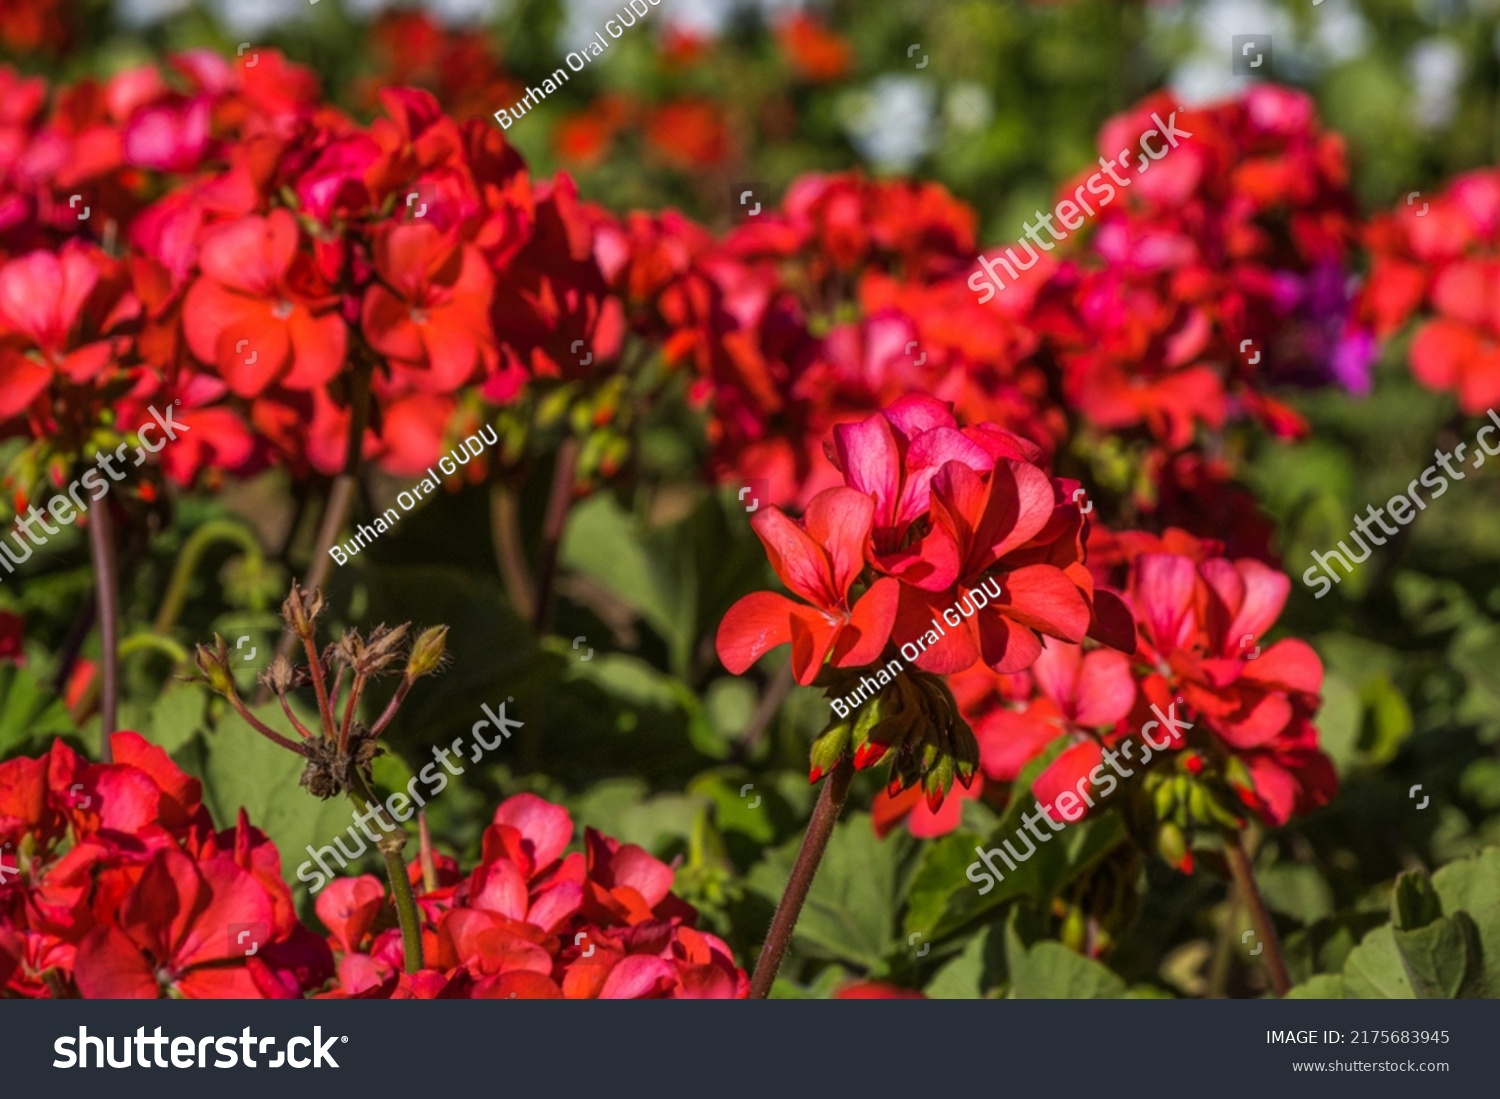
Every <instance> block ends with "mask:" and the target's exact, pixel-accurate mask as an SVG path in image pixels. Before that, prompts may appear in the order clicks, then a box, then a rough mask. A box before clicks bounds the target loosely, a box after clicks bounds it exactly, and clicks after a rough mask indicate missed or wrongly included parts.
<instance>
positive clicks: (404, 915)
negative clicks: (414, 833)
mask: <svg viewBox="0 0 1500 1099" xmlns="http://www.w3.org/2000/svg"><path fill="white" fill-rule="evenodd" d="M354 783H355V788H354V789H351V790H350V791H349V797H350V798H351V799H352V800H353V801H354V802H355V803H356V804H358V805H359V806H360V807H361V808H362V809H364V811H365V813H366V814H369V815H372V816H373V817H374V819H375V821H376V823H377V824H378V825H379V826H380V830H381V831H382V832H383V833H384V836H383V837H382V839H381V841H380V843H379V845H378V846H379V847H380V857H381V860H382V861H383V862H384V863H385V875H386V877H387V878H388V879H390V883H391V900H392V901H393V902H394V903H395V906H396V919H397V921H399V922H400V924H401V947H402V953H403V956H404V958H405V963H406V965H405V968H406V972H408V973H417V972H419V971H420V970H421V969H422V966H423V961H422V915H421V912H420V911H419V910H418V908H417V898H416V897H415V895H413V893H412V891H411V879H410V878H408V877H407V876H406V863H405V861H404V860H403V859H402V858H401V852H402V851H403V850H404V849H405V848H406V829H404V828H402V827H401V826H400V825H399V824H397V823H396V822H394V821H391V820H388V819H386V815H385V807H384V806H383V805H382V804H381V803H380V800H379V799H378V798H376V797H375V793H374V791H373V790H371V789H370V785H369V783H368V782H366V781H365V778H364V776H363V775H361V774H359V772H358V771H356V772H355V774H354Z"/></svg>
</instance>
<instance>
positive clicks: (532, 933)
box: [317, 794, 749, 1000]
mask: <svg viewBox="0 0 1500 1099" xmlns="http://www.w3.org/2000/svg"><path fill="white" fill-rule="evenodd" d="M572 838H573V821H572V819H571V818H570V817H569V815H568V812H567V810H565V809H563V808H562V807H560V806H557V805H552V804H550V803H548V802H546V801H544V800H542V799H541V798H539V797H537V796H535V795H534V794H517V795H515V796H514V797H511V798H508V799H507V800H506V801H504V802H502V803H501V805H500V807H499V808H498V809H496V810H495V816H494V820H493V822H492V823H491V824H490V826H489V828H488V829H487V830H486V831H485V835H484V846H483V851H484V853H483V855H482V857H481V859H480V862H479V865H478V866H476V867H475V868H474V870H473V871H472V872H471V873H470V874H468V875H467V876H464V875H462V874H461V873H460V872H459V871H458V869H457V866H456V865H455V864H454V863H453V862H452V861H451V860H447V859H444V860H442V861H441V863H440V864H439V865H438V867H437V874H436V877H437V881H436V882H435V883H434V884H435V885H436V888H434V889H432V890H430V891H427V892H422V893H419V894H418V896H417V903H418V905H419V906H420V907H421V910H422V913H423V918H424V921H425V926H424V929H423V938H424V948H423V954H424V956H425V957H426V958H427V959H428V960H429V963H430V964H429V968H427V969H424V970H422V971H420V972H418V973H412V974H408V973H404V972H402V952H401V933H400V930H399V929H397V928H394V927H382V925H381V923H380V920H379V917H380V915H381V913H382V910H383V909H384V906H385V903H386V890H385V887H384V886H383V885H382V883H381V882H380V881H379V879H377V878H374V877H371V876H369V875H366V876H363V877H358V878H342V879H339V880H338V881H335V882H334V883H333V884H332V885H330V886H329V887H328V888H327V889H325V890H324V891H323V892H322V893H320V894H319V895H318V900H317V910H318V918H319V919H320V920H322V921H323V923H324V924H325V925H326V926H327V927H328V928H329V929H330V931H331V932H332V934H331V935H330V936H329V944H330V945H331V946H332V948H333V949H334V951H335V952H336V953H337V955H338V973H339V987H338V989H337V990H336V991H335V992H333V993H331V995H336V996H352V997H360V998H382V999H383V998H392V997H394V998H418V999H427V998H435V997H463V998H472V999H570V1000H572V999H656V998H673V999H706V998H712V999H725V998H743V997H744V996H745V995H746V994H747V993H748V991H749V981H748V979H747V978H746V976H745V973H744V971H743V970H741V969H739V968H738V967H737V966H736V965H735V963H734V958H733V956H732V955H731V953H730V950H729V948H728V946H726V945H725V944H724V942H723V941H722V940H720V939H718V938H717V937H715V936H713V935H710V934H708V933H706V932H702V931H697V930H695V929H694V928H693V921H694V918H695V915H696V913H695V912H694V910H693V908H692V907H691V906H690V905H688V904H687V903H686V902H684V901H681V900H679V899H678V898H677V897H675V896H673V895H672V893H671V888H672V880H673V876H674V875H673V871H672V868H671V867H669V866H667V865H666V864H665V863H663V862H661V861H660V860H659V859H657V858H655V857H653V856H652V855H651V854H650V853H649V852H647V851H644V850H643V849H641V848H639V847H636V846H634V845H633V844H622V843H620V842H619V841H617V840H614V839H611V838H609V837H608V836H605V835H602V834H600V833H598V832H596V831H594V830H593V829H586V830H585V832H584V850H583V851H582V852H576V851H575V852H571V853H567V854H564V851H565V849H566V848H567V846H568V845H569V843H570V842H571V840H572ZM412 883H413V885H414V886H420V884H421V876H420V869H419V868H418V867H416V866H413V867H412Z"/></svg>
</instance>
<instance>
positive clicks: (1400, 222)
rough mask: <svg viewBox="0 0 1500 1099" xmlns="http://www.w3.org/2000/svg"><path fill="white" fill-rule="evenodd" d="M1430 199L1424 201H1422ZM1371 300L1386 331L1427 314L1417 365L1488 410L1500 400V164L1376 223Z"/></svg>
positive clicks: (1465, 402) (1469, 407) (1467, 405)
mask: <svg viewBox="0 0 1500 1099" xmlns="http://www.w3.org/2000/svg"><path fill="white" fill-rule="evenodd" d="M1419 203H1420V204H1419ZM1369 244H1370V250H1371V253H1372V262H1371V266H1370V280H1369V283H1368V285H1367V286H1366V288H1365V293H1364V300H1363V305H1364V309H1365V313H1366V315H1367V316H1368V317H1369V319H1370V321H1371V323H1373V325H1374V326H1375V330H1376V332H1378V333H1379V334H1380V335H1381V336H1389V335H1391V334H1392V333H1394V332H1396V331H1397V330H1398V329H1400V328H1401V327H1402V326H1403V325H1405V324H1406V323H1407V322H1408V321H1410V320H1411V319H1412V318H1413V316H1415V315H1417V314H1421V317H1422V322H1421V324H1420V325H1419V327H1418V329H1417V333H1416V337H1415V338H1414V339H1413V340H1412V343H1411V351H1410V357H1411V369H1412V373H1413V374H1414V375H1415V376H1416V379H1417V380H1418V381H1419V382H1421V383H1422V384H1423V385H1425V386H1427V387H1428V388H1429V389H1435V390H1439V391H1452V392H1453V393H1454V394H1456V395H1457V397H1458V404H1459V407H1460V408H1461V409H1462V410H1463V411H1464V412H1466V413H1468V414H1469V415H1478V414H1480V413H1483V412H1484V411H1486V410H1487V409H1489V408H1493V407H1494V406H1495V404H1496V403H1497V402H1500V171H1495V170H1493V169H1488V170H1484V171H1478V172H1470V173H1468V174H1467V175H1463V176H1460V177H1459V178H1457V179H1455V180H1454V181H1453V182H1452V183H1451V184H1449V186H1448V187H1447V188H1446V189H1445V190H1443V191H1442V193H1440V194H1437V195H1434V196H1431V198H1429V197H1428V196H1426V195H1419V194H1415V193H1414V194H1412V195H1409V196H1408V197H1407V202H1406V203H1405V204H1404V205H1402V206H1399V207H1397V208H1396V210H1395V211H1394V212H1393V213H1389V214H1385V215H1383V216H1381V217H1378V218H1376V219H1375V220H1374V222H1373V223H1372V224H1371V225H1370V229H1369Z"/></svg>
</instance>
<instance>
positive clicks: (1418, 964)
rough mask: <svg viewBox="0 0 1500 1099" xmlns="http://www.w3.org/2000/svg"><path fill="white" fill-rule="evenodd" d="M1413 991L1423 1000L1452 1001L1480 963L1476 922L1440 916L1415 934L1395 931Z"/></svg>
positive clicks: (1459, 917) (1457, 917)
mask: <svg viewBox="0 0 1500 1099" xmlns="http://www.w3.org/2000/svg"><path fill="white" fill-rule="evenodd" d="M1393 938H1394V941H1395V943H1396V949H1397V950H1399V951H1400V952H1401V964H1402V966H1403V967H1404V968H1405V970H1406V977H1407V980H1408V981H1409V982H1410V983H1411V988H1412V991H1413V992H1414V993H1415V994H1416V996H1417V998H1418V999H1422V1000H1452V999H1455V998H1456V997H1457V996H1458V994H1459V990H1460V989H1461V988H1463V986H1464V980H1465V978H1466V977H1467V976H1468V973H1469V970H1470V966H1471V965H1475V964H1476V963H1477V962H1478V960H1479V949H1478V947H1479V943H1478V936H1477V934H1476V932H1475V930H1474V922H1473V921H1472V920H1470V919H1469V918H1468V916H1466V915H1465V914H1464V913H1462V912H1460V913H1458V914H1457V915H1456V916H1453V917H1448V916H1440V917H1438V918H1437V919H1436V920H1434V921H1432V922H1431V923H1429V924H1427V925H1426V926H1425V927H1422V928H1421V929H1419V930H1416V931H1406V930H1403V929H1401V928H1399V927H1398V928H1395V929H1394V930H1393Z"/></svg>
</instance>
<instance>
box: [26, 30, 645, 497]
mask: <svg viewBox="0 0 1500 1099" xmlns="http://www.w3.org/2000/svg"><path fill="white" fill-rule="evenodd" d="M246 60H247V59H243V58H242V59H241V63H240V64H238V65H233V64H231V63H230V62H229V61H227V60H225V59H223V58H220V57H218V56H217V55H214V54H211V53H207V52H203V51H195V52H192V53H188V54H183V55H178V56H175V57H173V58H172V60H171V68H170V71H168V72H162V71H159V70H158V69H156V68H155V67H149V66H148V67H144V68H140V69H132V70H128V71H126V72H124V73H121V74H119V75H117V76H115V77H112V78H111V79H110V80H109V81H107V82H106V83H104V84H102V85H99V84H95V83H92V82H89V81H85V82H82V83H80V84H77V85H74V86H71V87H66V88H60V89H57V90H56V91H55V92H54V93H53V94H52V95H51V97H50V98H51V104H50V110H49V109H48V104H47V101H48V91H47V88H46V86H45V84H44V83H43V82H42V81H40V80H22V79H20V78H19V77H17V76H15V75H14V74H13V73H12V72H10V71H9V70H0V90H3V91H4V92H5V93H6V94H5V100H6V106H5V108H4V113H3V115H0V127H3V128H4V135H3V136H4V140H3V141H0V261H3V263H0V285H3V286H5V287H8V288H9V289H8V290H7V292H6V293H5V295H4V298H5V301H4V307H3V310H0V382H3V389H4V393H5V398H4V403H3V405H0V421H3V420H9V419H11V418H12V417H22V416H24V417H25V425H26V426H25V428H24V430H26V431H28V432H29V434H31V435H32V436H33V437H35V438H42V437H49V438H50V437H61V438H62V439H64V440H65V441H70V442H73V443H75V444H77V449H81V444H82V443H83V442H84V441H86V440H87V437H88V433H89V432H90V431H91V430H93V429H94V428H95V427H96V426H97V425H98V424H100V423H101V422H104V421H105V420H106V419H107V418H110V417H109V416H108V415H107V413H109V414H112V417H113V418H114V419H118V420H120V422H130V419H129V415H128V412H129V409H130V408H131V407H132V406H134V405H141V406H142V407H144V405H146V404H149V403H150V402H151V401H157V402H160V401H161V400H163V399H165V400H168V401H171V400H178V401H180V403H181V406H182V410H181V412H180V413H179V418H180V419H181V420H183V422H185V423H187V424H189V425H190V428H197V427H199V426H200V425H201V426H203V427H204V428H206V430H202V431H198V430H192V432H191V434H190V435H189V436H188V438H190V439H191V440H192V442H191V443H188V444H186V445H184V446H181V447H174V448H173V449H172V452H171V453H170V454H167V455H164V459H163V460H164V461H165V463H166V467H167V470H168V472H169V473H170V474H171V475H172V476H173V477H174V478H175V479H177V480H178V481H183V482H185V481H187V480H189V479H191V478H192V477H193V476H194V475H195V474H197V473H198V472H199V471H201V470H203V469H205V468H212V469H219V470H224V471H227V472H231V473H245V472H251V471H253V470H254V469H255V468H258V467H259V466H263V465H264V464H265V463H266V462H269V461H272V460H279V461H283V462H287V463H289V464H291V465H292V466H293V467H294V468H297V469H307V468H312V469H317V470H320V471H324V472H334V471H337V470H338V469H340V468H341V467H343V465H344V464H345V459H346V451H347V450H348V446H347V441H346V440H347V436H348V435H349V434H350V432H351V429H352V425H353V424H358V423H359V422H361V421H362V420H363V419H366V417H365V414H364V411H363V402H364V401H365V400H366V397H367V396H368V397H369V398H370V399H371V400H372V401H373V408H372V409H371V410H370V412H369V415H368V417H367V419H368V425H369V426H368V430H367V431H366V432H365V433H364V436H363V438H362V439H361V440H357V442H358V444H359V448H360V449H361V450H362V453H363V454H364V456H365V457H367V458H374V459H378V460H380V461H381V462H382V463H383V464H384V465H385V466H386V467H387V468H388V469H390V470H392V471H393V472H405V473H411V472H415V471H417V470H420V469H424V468H426V467H427V466H428V465H429V464H430V463H431V462H432V461H434V460H435V459H436V456H437V453H438V450H439V448H440V443H441V439H442V436H443V433H444V430H445V428H446V426H447V425H448V423H449V420H450V418H451V416H452V415H453V413H454V411H455V409H456V407H457V403H458V400H459V397H460V395H462V394H463V393H465V392H466V391H475V392H478V393H479V394H480V395H482V396H483V397H484V398H486V399H488V400H489V401H491V402H495V403H504V402H507V401H509V400H512V399H513V398H514V397H515V396H516V394H517V392H518V391H519V390H520V388H521V386H522V385H523V384H524V383H525V382H526V381H527V379H529V378H531V377H534V376H541V377H554V378H577V377H581V376H584V375H587V374H590V373H592V372H593V371H598V370H601V369H603V368H605V366H606V365H607V364H608V363H609V362H610V361H611V360H612V358H613V357H614V355H615V353H616V352H617V351H618V346H619V339H620V336H621V334H622V331H623V330H622V328H621V325H620V323H619V321H618V316H619V310H618V307H617V306H616V305H614V304H613V303H612V302H610V301H608V300H607V294H606V288H605V284H604V280H603V276H602V274H601V273H600V271H599V268H598V266H597V264H596V263H595V262H594V259H593V241H592V232H591V229H590V221H589V220H588V219H587V218H586V217H585V216H584V214H583V212H582V210H581V208H580V206H579V203H578V201H577V197H576V193H575V190H574V188H573V185H572V183H571V182H570V181H569V180H568V179H567V178H566V177H559V178H558V179H556V180H554V181H550V182H543V181H535V180H533V179H532V178H531V177H530V176H529V174H528V173H527V171H526V169H525V166H524V164H523V163H522V161H521V160H520V158H519V157H518V156H517V155H516V154H515V153H514V151H513V150H511V149H510V148H509V147H508V146H507V144H506V142H505V139H504V138H503V136H502V135H501V134H500V133H499V132H498V131H497V130H495V128H494V127H493V126H492V125H486V124H484V123H482V122H480V121H478V120H472V121H470V122H468V123H466V124H464V125H459V124H456V123H455V122H453V121H452V120H451V119H449V118H448V117H446V116H445V115H444V114H443V113H442V111H441V110H440V109H439V107H438V105H437V102H436V100H434V99H433V97H432V96H431V95H430V94H429V93H427V92H422V91H417V90H413V89H400V88H395V89H386V90H384V91H382V92H381V94H380V99H381V103H382V106H383V108H384V116H383V117H380V118H377V119H376V120H375V121H374V122H373V123H372V124H371V125H370V126H368V127H362V126H358V125H356V124H355V123H353V122H352V121H350V120H349V119H347V118H345V117H344V116H343V115H341V114H340V113H339V112H337V111H335V110H333V109H332V108H329V107H327V106H325V105H323V104H321V103H320V102H319V100H318V95H317V86H316V82H315V80H314V79H313V77H312V76H311V74H310V73H308V72H307V71H305V70H302V69H300V68H298V67H296V66H292V65H290V64H288V63H286V62H285V61H284V60H283V59H281V58H280V57H279V55H277V54H276V53H274V51H270V50H261V51H258V54H257V59H256V63H255V65H254V66H253V67H249V66H247V64H246V63H245V62H246ZM157 196H160V197H157Z"/></svg>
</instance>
